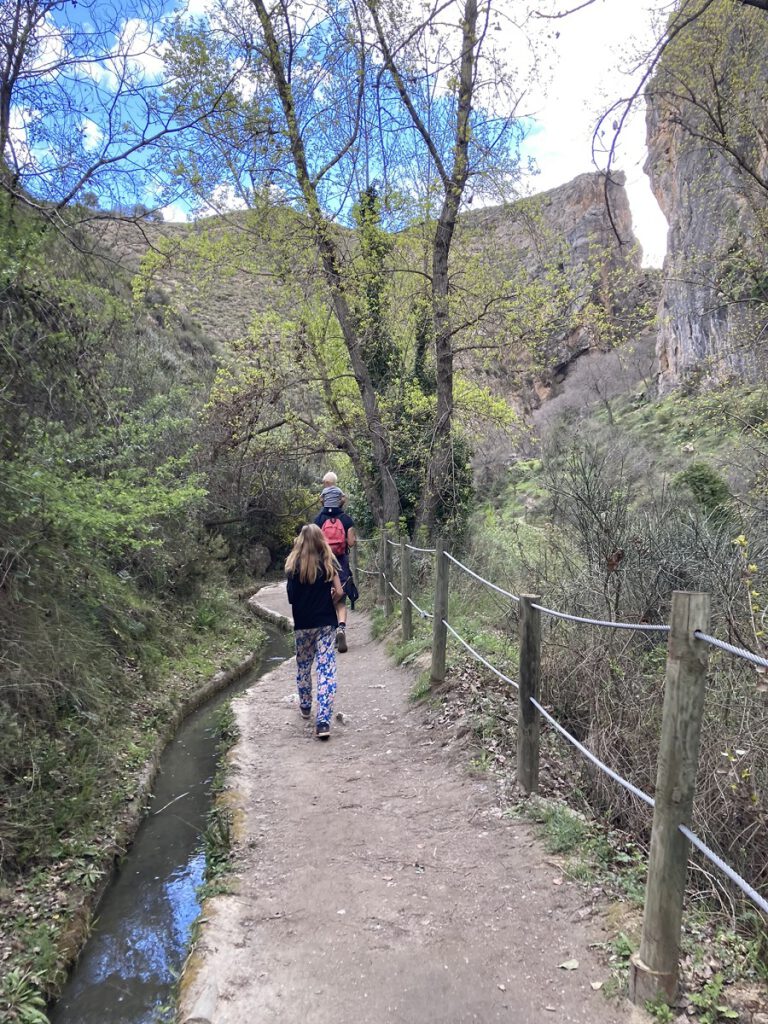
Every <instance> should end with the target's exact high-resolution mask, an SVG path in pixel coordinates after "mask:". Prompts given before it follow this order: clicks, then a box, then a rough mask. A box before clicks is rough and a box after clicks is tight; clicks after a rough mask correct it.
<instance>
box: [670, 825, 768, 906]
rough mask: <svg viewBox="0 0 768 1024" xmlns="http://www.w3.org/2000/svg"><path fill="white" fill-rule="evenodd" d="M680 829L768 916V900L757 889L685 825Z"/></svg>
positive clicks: (680, 826)
mask: <svg viewBox="0 0 768 1024" xmlns="http://www.w3.org/2000/svg"><path fill="white" fill-rule="evenodd" d="M678 828H679V829H680V831H681V832H682V833H683V835H684V836H685V838H686V839H687V840H688V842H689V843H691V845H693V846H695V847H696V849H697V850H698V851H699V853H701V854H703V855H704V856H705V857H706V858H707V860H708V861H711V862H712V863H713V864H714V865H715V867H717V868H720V870H721V871H722V872H723V874H724V875H727V876H728V878H730V880H731V881H732V882H733V884H734V885H735V886H737V887H738V888H739V889H741V891H742V892H743V893H744V895H745V896H748V897H749V898H750V899H751V900H752V902H753V903H756V904H757V906H758V907H760V909H761V910H762V911H763V912H764V913H766V914H768V900H765V899H763V897H762V896H761V895H760V893H759V892H757V890H756V889H753V888H752V886H751V885H750V884H749V882H747V881H745V880H744V879H743V878H742V877H741V875H739V874H737V873H736V872H735V871H734V870H733V868H732V867H731V866H730V865H729V864H726V863H725V861H724V860H723V859H722V857H718V855H717V854H716V853H715V851H714V850H710V848H709V847H708V846H707V845H706V843H704V842H702V840H701V839H699V837H698V836H697V835H696V833H695V832H691V830H690V829H689V828H686V826H685V825H679V826H678Z"/></svg>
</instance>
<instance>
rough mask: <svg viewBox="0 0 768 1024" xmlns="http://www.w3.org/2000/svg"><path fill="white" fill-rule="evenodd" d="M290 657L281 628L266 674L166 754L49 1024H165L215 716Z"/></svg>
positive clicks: (201, 823) (181, 947)
mask: <svg viewBox="0 0 768 1024" xmlns="http://www.w3.org/2000/svg"><path fill="white" fill-rule="evenodd" d="M290 653H291V652H290V649H289V643H288V640H287V638H285V637H284V636H282V635H281V634H278V633H277V632H275V633H274V634H273V635H272V636H271V638H270V641H269V643H268V645H267V647H266V648H265V650H264V654H263V657H262V661H261V666H260V668H259V669H258V670H257V671H255V672H253V673H251V674H250V676H249V677H247V678H246V679H245V680H243V681H242V682H240V683H238V684H235V686H234V688H230V689H229V690H228V691H227V692H226V694H222V695H220V696H219V697H217V698H214V699H213V701H211V702H209V703H208V704H206V705H205V707H203V708H200V709H199V710H198V711H196V712H195V713H194V714H192V715H191V716H190V717H189V718H188V719H187V720H186V721H185V722H184V724H183V726H182V728H181V731H180V733H179V735H178V736H177V738H176V739H175V740H174V741H173V742H172V743H171V744H170V746H169V747H168V748H167V750H166V751H165V753H164V754H163V758H162V762H161V766H160V774H159V776H158V779H157V783H156V785H155V792H154V799H153V803H152V807H153V808H154V810H152V809H150V812H149V814H148V816H147V817H146V818H145V820H144V822H143V823H142V825H141V827H140V829H139V832H138V833H137V836H136V840H135V842H134V844H133V847H132V848H131V850H130V852H129V854H128V856H127V857H126V858H125V860H124V862H123V864H122V866H121V869H120V871H119V872H118V874H117V877H116V878H115V881H114V884H113V885H112V886H111V887H110V889H109V891H108V892H107V894H106V896H105V898H104V900H103V901H102V904H101V906H100V907H99V914H98V918H97V920H96V923H95V926H94V929H93V932H92V934H91V937H90V938H89V940H88V943H87V944H86V946H85V949H84V950H83V952H82V954H81V956H80V960H79V961H78V964H77V968H76V970H75V971H74V973H73V975H72V976H71V978H70V980H69V982H68V983H67V986H66V988H65V990H64V992H63V993H62V996H61V998H60V999H59V1001H58V1003H57V1004H56V1007H55V1008H54V1010H53V1011H52V1013H51V1021H52V1024H104V1022H105V1021H108V1022H109V1024H157V1021H158V1020H160V1019H162V1018H163V1009H162V1008H163V1006H164V1004H167V1003H168V1002H169V1000H170V997H171V989H172V986H173V984H174V982H175V980H176V977H177V975H178V972H179V970H180V969H181V965H182V963H183V959H184V956H185V953H186V948H187V943H188V941H189V933H190V928H191V926H192V923H193V922H194V920H195V918H196V917H197V915H198V913H199V910H200V907H199V903H198V901H197V896H196V890H197V888H198V886H199V885H200V883H201V882H202V879H203V870H204V867H205V858H204V855H203V853H202V849H201V839H200V837H201V835H202V831H203V829H204V828H205V823H206V817H207V814H208V810H209V808H210V780H211V778H212V776H213V773H214V771H215V766H216V752H215V742H214V737H213V733H214V719H215V712H216V710H217V708H218V707H219V706H220V705H221V704H222V703H223V702H224V701H225V700H229V699H230V697H231V696H232V694H233V692H236V690H240V689H243V688H244V687H246V686H248V685H250V684H251V683H252V682H253V681H254V680H255V679H257V678H258V677H259V676H261V675H263V674H264V672H266V671H269V670H270V669H271V668H273V667H274V663H275V662H277V661H282V660H284V658H286V657H287V656H288V655H289V654H290ZM201 780H202V781H201ZM166 1019H168V1016H167V1014H166Z"/></svg>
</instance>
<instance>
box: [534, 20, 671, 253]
mask: <svg viewBox="0 0 768 1024" xmlns="http://www.w3.org/2000/svg"><path fill="white" fill-rule="evenodd" d="M564 6H565V4H564V3H563V2H562V0H549V3H548V6H546V7H545V8H544V9H545V10H557V9H562V8H563V7H564ZM665 7H668V4H667V3H666V2H665V0H647V2H646V3H643V4H634V3H633V4H629V3H627V2H626V0H598V2H597V3H594V4H593V5H592V6H590V7H587V8H585V9H584V10H582V11H577V12H576V13H574V14H571V15H569V16H568V17H565V18H559V19H556V20H544V21H540V22H538V23H537V24H536V26H535V27H536V28H537V29H538V30H539V31H540V32H541V36H542V39H541V41H542V43H543V44H544V45H546V47H547V48H548V49H549V55H548V62H549V63H550V64H551V71H550V76H549V79H550V80H549V83H548V87H547V89H546V93H544V92H543V90H542V91H541V92H540V93H539V95H538V97H533V98H532V100H531V105H530V106H529V108H528V111H529V112H530V113H531V114H532V115H533V116H534V117H535V119H536V122H537V124H538V126H539V128H540V130H539V131H537V132H536V133H535V134H534V135H532V136H531V138H530V139H529V140H528V141H527V142H526V144H525V149H524V153H525V155H529V154H530V155H532V156H534V157H535V159H536V161H537V163H538V165H539V168H540V172H541V173H540V174H539V176H538V177H537V178H536V179H535V188H536V189H537V191H538V190H543V189H548V188H552V187H554V186H555V185H560V184H562V183H564V182H566V181H570V180H571V179H572V178H574V177H575V176H576V175H577V174H581V173H583V172H584V171H590V170H594V169H595V165H594V162H593V159H592V149H591V147H592V132H593V129H594V127H595V124H596V122H597V119H598V117H599V115H600V114H601V113H602V112H603V111H605V110H607V109H608V108H609V107H610V106H611V105H612V104H613V103H615V102H616V101H617V100H618V99H620V98H621V97H623V96H628V95H629V94H630V93H631V92H632V91H633V90H634V88H635V85H636V84H637V82H638V81H639V78H638V74H637V72H636V71H635V72H634V74H632V73H631V70H627V69H628V68H629V69H631V68H633V67H636V66H637V54H638V53H642V52H646V51H647V50H648V49H649V48H650V46H651V45H652V43H653V41H654V39H655V29H657V28H658V26H657V25H655V24H654V23H655V21H657V19H658V16H659V14H660V12H661V11H662V10H663V8H665ZM555 34H557V35H555ZM547 35H549V36H550V38H546V36H547ZM611 123H612V119H611V120H609V122H608V126H607V129H606V135H605V136H604V140H605V142H610V135H611ZM645 157H646V148H645V124H644V112H643V109H642V105H641V104H640V105H638V109H637V110H636V111H635V112H634V114H633V115H632V117H631V118H630V120H629V122H628V123H627V124H626V125H625V127H624V129H623V131H622V133H621V137H620V139H619V143H618V148H617V152H616V155H615V157H614V160H613V166H614V168H615V169H617V170H623V171H625V173H626V175H627V193H628V195H629V200H630V205H631V207H632V214H633V221H634V225H635V233H636V234H637V236H638V238H639V239H640V242H641V244H642V246H643V251H644V256H645V263H646V264H647V265H654V266H660V265H661V261H662V259H663V256H664V253H665V251H666V221H665V219H664V217H663V215H662V213H661V210H660V209H659V207H658V204H657V203H656V200H655V198H654V197H653V195H652V193H651V190H650V185H649V183H648V179H647V177H646V176H645V174H644V173H643V170H642V166H643V163H644V161H645Z"/></svg>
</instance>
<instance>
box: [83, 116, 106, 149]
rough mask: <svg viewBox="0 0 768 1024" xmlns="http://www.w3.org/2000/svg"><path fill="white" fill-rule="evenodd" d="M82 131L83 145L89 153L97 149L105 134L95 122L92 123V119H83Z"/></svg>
mask: <svg viewBox="0 0 768 1024" xmlns="http://www.w3.org/2000/svg"><path fill="white" fill-rule="evenodd" d="M80 130H81V131H82V133H83V145H84V146H85V148H86V150H87V151H88V152H91V151H92V150H94V149H97V148H98V147H99V145H100V144H101V142H102V141H103V139H104V132H103V131H102V130H101V128H99V126H98V125H97V124H96V122H95V121H91V120H90V118H87V117H85V118H83V120H82V122H81V124H80Z"/></svg>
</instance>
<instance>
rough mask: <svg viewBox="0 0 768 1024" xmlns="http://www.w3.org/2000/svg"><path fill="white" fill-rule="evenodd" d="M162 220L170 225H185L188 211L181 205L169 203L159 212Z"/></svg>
mask: <svg viewBox="0 0 768 1024" xmlns="http://www.w3.org/2000/svg"><path fill="white" fill-rule="evenodd" d="M160 213H162V215H163V220H166V221H168V222H169V223H171V224H185V223H186V222H187V221H188V220H189V219H190V217H189V211H188V210H185V209H184V207H183V206H182V205H181V203H171V204H170V206H164V207H162V209H161V210H160Z"/></svg>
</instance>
